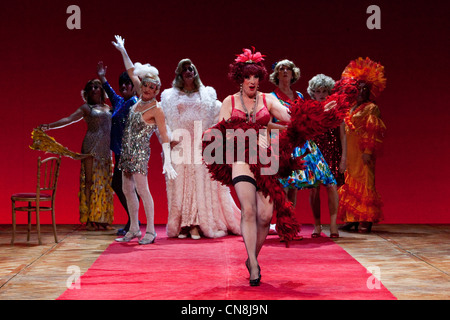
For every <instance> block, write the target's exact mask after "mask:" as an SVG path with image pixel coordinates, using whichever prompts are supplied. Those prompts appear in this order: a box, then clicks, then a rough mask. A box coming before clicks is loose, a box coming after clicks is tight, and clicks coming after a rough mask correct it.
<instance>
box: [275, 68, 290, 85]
mask: <svg viewBox="0 0 450 320" xmlns="http://www.w3.org/2000/svg"><path fill="white" fill-rule="evenodd" d="M278 80H279V81H280V82H287V83H291V80H292V69H291V68H289V67H288V66H281V67H280V69H279V70H278Z"/></svg>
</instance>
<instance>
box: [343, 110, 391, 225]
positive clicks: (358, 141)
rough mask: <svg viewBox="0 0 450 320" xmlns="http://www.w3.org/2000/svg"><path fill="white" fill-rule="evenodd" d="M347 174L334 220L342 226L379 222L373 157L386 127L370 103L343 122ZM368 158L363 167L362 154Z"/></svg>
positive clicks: (378, 201)
mask: <svg viewBox="0 0 450 320" xmlns="http://www.w3.org/2000/svg"><path fill="white" fill-rule="evenodd" d="M345 124H346V126H345V132H346V135H347V170H346V172H345V184H344V185H343V186H342V187H340V188H339V190H338V194H339V199H340V201H339V209H338V218H339V219H341V220H343V221H345V222H359V221H367V222H379V221H381V220H382V219H383V213H382V210H381V207H382V201H381V197H380V195H379V194H378V192H377V190H376V188H375V156H376V152H377V151H378V150H379V148H380V147H381V144H382V142H383V136H384V132H385V130H386V126H385V125H384V123H383V121H382V120H381V119H380V110H379V109H378V107H377V106H376V105H375V104H374V103H372V102H369V103H365V104H362V105H361V106H360V107H358V108H356V109H355V110H354V111H353V112H350V113H349V116H348V117H346V118H345ZM363 153H367V154H371V155H372V163H371V164H370V165H365V164H364V163H363V160H362V154H363Z"/></svg>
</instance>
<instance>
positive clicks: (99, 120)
mask: <svg viewBox="0 0 450 320" xmlns="http://www.w3.org/2000/svg"><path fill="white" fill-rule="evenodd" d="M89 107H90V109H91V112H90V114H89V115H88V116H86V117H85V118H84V119H85V121H86V123H87V126H88V128H87V132H86V135H85V137H84V139H83V144H82V148H81V152H82V153H84V154H92V156H93V168H92V172H93V177H92V186H91V196H90V198H91V199H90V202H89V206H88V201H87V199H86V193H85V189H86V182H85V181H86V177H85V167H84V162H83V161H82V162H81V174H80V192H79V193H78V196H79V199H80V222H81V223H86V222H87V221H90V222H97V223H107V224H111V223H112V222H113V220H114V204H113V200H114V199H113V190H112V188H111V179H112V156H111V150H110V132H111V112H110V111H105V110H101V109H98V108H93V107H92V106H89Z"/></svg>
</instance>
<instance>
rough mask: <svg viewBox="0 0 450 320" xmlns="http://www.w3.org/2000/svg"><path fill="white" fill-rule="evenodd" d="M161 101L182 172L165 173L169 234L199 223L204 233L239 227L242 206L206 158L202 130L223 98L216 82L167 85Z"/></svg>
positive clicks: (211, 121)
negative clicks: (195, 87) (190, 87)
mask: <svg viewBox="0 0 450 320" xmlns="http://www.w3.org/2000/svg"><path fill="white" fill-rule="evenodd" d="M161 106H162V108H163V110H164V114H165V116H166V123H167V126H168V127H169V131H170V134H171V136H172V139H173V140H180V143H178V145H176V146H175V147H174V148H173V149H172V165H173V167H174V169H175V171H176V172H177V174H178V176H177V178H176V179H174V180H169V179H167V178H166V187H167V202H168V207H169V208H168V209H169V217H168V222H167V235H168V236H169V237H176V236H178V235H179V234H180V231H181V230H182V228H185V227H186V228H188V227H191V226H199V227H200V229H201V232H202V234H203V236H205V237H208V238H218V237H223V236H225V235H227V234H229V233H232V234H237V235H239V234H241V232H240V209H239V208H238V207H237V205H236V203H235V202H234V200H233V198H232V196H231V194H230V189H229V188H228V187H226V186H223V185H222V184H220V182H217V181H214V180H212V179H211V176H210V174H209V172H208V169H207V168H206V166H205V165H204V164H203V162H202V155H201V150H202V148H201V139H202V134H203V132H204V131H205V130H206V129H208V128H210V127H211V126H213V125H214V124H215V123H217V120H218V116H219V111H220V107H221V103H220V102H219V101H218V100H217V95H216V91H215V90H214V88H212V87H204V86H202V87H201V88H200V90H199V92H194V93H190V94H186V93H184V92H183V91H180V90H178V89H175V88H170V89H167V90H164V92H163V93H162V94H161Z"/></svg>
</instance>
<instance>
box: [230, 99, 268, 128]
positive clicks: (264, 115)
mask: <svg viewBox="0 0 450 320" xmlns="http://www.w3.org/2000/svg"><path fill="white" fill-rule="evenodd" d="M261 95H262V98H263V107H262V108H261V109H259V110H258V111H257V112H256V115H255V119H256V123H257V124H259V125H260V126H264V127H266V126H267V124H268V123H269V121H270V113H269V109H267V102H266V95H265V94H264V93H263V94H261ZM231 108H232V110H231V120H235V119H240V120H244V121H246V122H249V121H250V120H251V119H248V116H247V114H246V113H245V112H244V111H242V110H239V109H236V108H235V103H234V95H233V96H231Z"/></svg>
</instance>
